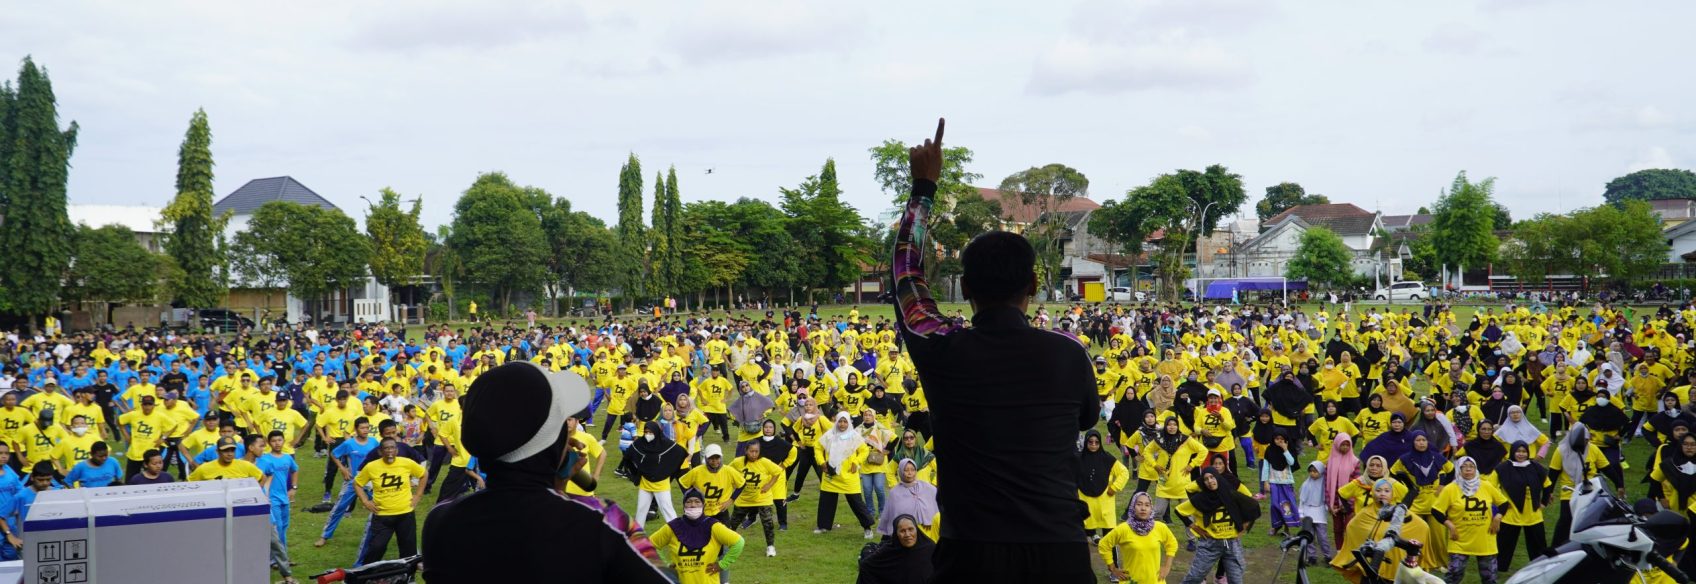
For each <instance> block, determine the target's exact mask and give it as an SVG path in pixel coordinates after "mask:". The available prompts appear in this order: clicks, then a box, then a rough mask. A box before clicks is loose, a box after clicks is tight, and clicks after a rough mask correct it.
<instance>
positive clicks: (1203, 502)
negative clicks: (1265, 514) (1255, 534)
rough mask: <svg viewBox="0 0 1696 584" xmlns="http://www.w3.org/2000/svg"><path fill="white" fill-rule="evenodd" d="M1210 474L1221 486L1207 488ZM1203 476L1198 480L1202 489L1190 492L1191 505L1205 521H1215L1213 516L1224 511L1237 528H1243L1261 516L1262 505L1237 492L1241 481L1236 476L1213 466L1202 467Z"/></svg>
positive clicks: (1227, 518)
mask: <svg viewBox="0 0 1696 584" xmlns="http://www.w3.org/2000/svg"><path fill="white" fill-rule="evenodd" d="M1208 475H1213V478H1214V480H1215V481H1217V482H1218V487H1219V488H1217V489H1214V490H1211V491H1209V490H1207V482H1206V481H1207V476H1208ZM1201 476H1202V478H1201V480H1200V481H1198V482H1199V483H1200V485H1201V490H1200V491H1196V492H1194V493H1190V506H1192V507H1195V509H1196V511H1199V512H1201V517H1202V521H1203V522H1206V523H1213V522H1214V521H1213V518H1214V516H1215V515H1216V514H1217V512H1219V511H1224V512H1225V517H1226V520H1228V521H1230V522H1231V524H1232V525H1234V526H1236V527H1237V529H1242V528H1243V526H1244V525H1247V524H1249V523H1252V522H1253V521H1254V520H1256V519H1259V518H1260V506H1259V505H1258V504H1256V503H1255V501H1254V499H1251V498H1249V497H1248V496H1246V495H1244V494H1242V493H1239V492H1237V485H1239V484H1241V483H1238V482H1237V479H1236V477H1232V476H1230V475H1229V474H1227V473H1221V472H1219V471H1217V470H1214V469H1213V467H1207V468H1204V469H1202V470H1201Z"/></svg>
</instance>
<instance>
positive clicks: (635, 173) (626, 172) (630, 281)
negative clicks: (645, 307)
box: [613, 153, 648, 303]
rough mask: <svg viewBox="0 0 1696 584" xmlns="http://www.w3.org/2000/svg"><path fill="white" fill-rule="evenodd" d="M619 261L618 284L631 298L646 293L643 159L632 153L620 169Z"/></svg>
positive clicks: (646, 243)
mask: <svg viewBox="0 0 1696 584" xmlns="http://www.w3.org/2000/svg"><path fill="white" fill-rule="evenodd" d="M614 233H615V234H617V235H618V262H617V263H616V264H614V266H613V271H614V273H615V274H618V277H619V280H618V287H619V288H620V289H622V293H623V295H624V297H625V298H626V299H627V300H629V301H630V302H632V303H633V302H635V298H637V297H640V296H643V295H645V294H646V292H647V291H646V290H645V287H644V284H645V283H646V280H645V278H646V273H647V267H646V262H645V261H644V258H646V256H647V245H648V241H647V233H646V228H645V227H644V226H643V225H642V161H641V160H638V159H637V158H636V154H635V153H631V154H630V160H628V161H626V162H625V163H624V166H623V167H621V168H619V170H618V226H617V227H615V228H614Z"/></svg>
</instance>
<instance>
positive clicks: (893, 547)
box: [855, 515, 936, 584]
mask: <svg viewBox="0 0 1696 584" xmlns="http://www.w3.org/2000/svg"><path fill="white" fill-rule="evenodd" d="M904 520H905V521H911V522H912V523H913V526H914V527H915V528H917V527H918V525H919V521H918V519H915V518H914V517H913V516H912V515H900V516H897V517H896V518H895V526H896V529H900V526H901V522H902V521H904ZM918 531H919V534H918V540H917V541H915V542H913V547H910V548H909V547H904V546H902V545H901V542H900V540H898V539H896V538H894V537H891V538H889V541H886V542H883V543H880V544H877V547H876V548H874V549H873V550H872V551H871V553H870V554H867V555H865V556H864V557H861V558H860V577H859V579H858V580H855V582H856V583H857V584H925V583H926V582H929V581H930V579H931V573H932V571H933V570H934V568H933V567H932V566H931V555H932V554H933V553H934V552H935V550H936V544H934V543H932V542H931V541H930V538H929V537H926V536H925V532H924V530H922V529H921V530H918Z"/></svg>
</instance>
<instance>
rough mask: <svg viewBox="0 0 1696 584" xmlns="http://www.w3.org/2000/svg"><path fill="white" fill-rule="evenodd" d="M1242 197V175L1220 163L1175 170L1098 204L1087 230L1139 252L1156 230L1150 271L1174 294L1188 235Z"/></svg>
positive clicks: (1215, 221)
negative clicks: (1153, 267) (1156, 256)
mask: <svg viewBox="0 0 1696 584" xmlns="http://www.w3.org/2000/svg"><path fill="white" fill-rule="evenodd" d="M1247 199H1248V195H1247V193H1245V192H1244V191H1243V182H1242V176H1240V175H1237V174H1235V173H1232V172H1231V171H1230V170H1229V169H1227V168H1225V167H1224V166H1222V165H1218V164H1215V165H1212V166H1209V167H1207V169H1206V170H1202V171H1195V170H1179V171H1177V172H1173V173H1170V174H1163V175H1160V176H1158V177H1155V178H1154V180H1152V181H1150V182H1149V183H1148V184H1147V185H1143V186H1139V187H1136V188H1133V189H1131V190H1130V191H1128V192H1126V193H1125V197H1124V198H1123V199H1121V200H1119V201H1117V202H1114V201H1109V202H1107V203H1104V204H1103V205H1102V207H1101V208H1100V209H1097V210H1096V211H1095V212H1094V213H1092V214H1091V216H1090V233H1092V234H1094V235H1096V236H1098V237H1101V238H1102V239H1104V240H1106V241H1107V242H1108V243H1111V244H1113V245H1114V246H1116V247H1117V248H1118V250H1119V251H1120V253H1125V254H1131V255H1135V254H1138V253H1142V251H1143V250H1144V244H1145V241H1146V240H1149V239H1150V238H1154V237H1155V236H1156V235H1157V234H1158V235H1159V237H1158V239H1159V247H1158V248H1157V250H1156V251H1158V252H1159V253H1158V254H1157V255H1158V256H1159V257H1158V258H1156V261H1155V265H1156V270H1157V271H1158V272H1159V275H1160V277H1161V279H1162V281H1163V284H1164V285H1163V286H1162V290H1163V291H1164V292H1165V293H1166V294H1168V295H1170V297H1175V296H1176V295H1177V294H1178V290H1179V289H1180V287H1181V284H1182V282H1183V279H1184V277H1185V275H1186V274H1187V271H1188V270H1187V269H1186V268H1184V266H1183V254H1184V253H1185V252H1186V251H1187V250H1188V249H1189V248H1190V247H1191V246H1192V245H1193V244H1194V242H1195V239H1194V237H1196V236H1206V235H1209V234H1211V233H1213V230H1214V228H1216V227H1217V226H1218V225H1219V220H1220V219H1221V218H1223V217H1225V216H1228V215H1232V214H1235V213H1236V212H1237V209H1239V208H1241V207H1242V204H1243V203H1244V202H1245V201H1246V200H1247ZM1204 212H1205V213H1204Z"/></svg>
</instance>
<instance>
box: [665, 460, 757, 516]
mask: <svg viewBox="0 0 1696 584" xmlns="http://www.w3.org/2000/svg"><path fill="white" fill-rule="evenodd" d="M745 482H746V481H745V479H744V478H743V476H742V473H741V472H739V471H735V470H732V469H730V468H729V467H728V465H726V466H720V467H719V469H718V472H713V471H712V470H709V469H707V465H705V464H702V465H701V466H697V467H695V468H692V469H689V472H686V473H683V478H681V479H678V480H677V484H678V485H679V486H682V487H683V488H685V489H695V490H698V491H700V492H701V496H702V497H705V498H706V506H707V507H706V513H707V515H718V513H719V511H721V510H723V509H724V507H725V505H728V504H730V495H731V494H732V493H735V492H736V489H739V488H742V485H743V484H744V483H745Z"/></svg>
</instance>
